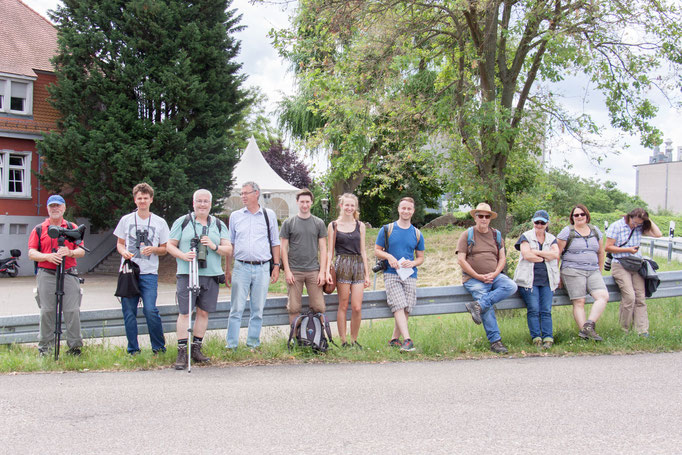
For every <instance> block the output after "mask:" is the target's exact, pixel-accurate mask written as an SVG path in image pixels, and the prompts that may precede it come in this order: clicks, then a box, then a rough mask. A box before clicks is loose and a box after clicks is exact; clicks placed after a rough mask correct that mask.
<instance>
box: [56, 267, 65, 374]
mask: <svg viewBox="0 0 682 455" xmlns="http://www.w3.org/2000/svg"><path fill="white" fill-rule="evenodd" d="M55 278H56V279H55V293H54V294H55V299H56V305H55V311H56V312H57V314H56V317H55V328H54V360H55V362H56V361H57V360H59V347H60V345H61V338H62V304H63V302H64V265H63V264H59V265H58V266H57V269H56V271H55Z"/></svg>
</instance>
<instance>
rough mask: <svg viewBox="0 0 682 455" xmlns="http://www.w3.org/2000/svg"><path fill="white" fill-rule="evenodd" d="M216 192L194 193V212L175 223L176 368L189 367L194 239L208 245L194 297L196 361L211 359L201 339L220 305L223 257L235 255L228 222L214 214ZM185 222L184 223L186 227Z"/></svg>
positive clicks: (172, 251) (170, 243)
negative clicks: (190, 281)
mask: <svg viewBox="0 0 682 455" xmlns="http://www.w3.org/2000/svg"><path fill="white" fill-rule="evenodd" d="M211 202H212V195H211V193H210V191H208V190H197V191H196V192H195V193H194V197H193V205H194V213H192V214H190V215H183V216H181V217H180V218H178V219H177V220H175V222H174V223H173V227H172V228H171V231H170V238H169V240H168V245H167V246H166V249H167V251H168V253H170V254H171V255H172V256H174V257H175V258H176V261H177V263H178V271H177V287H176V292H177V297H178V322H177V329H176V330H177V335H178V358H177V360H176V361H175V365H174V366H175V369H176V370H183V369H185V368H186V367H187V344H188V338H189V334H188V331H187V329H188V326H189V314H190V311H191V310H192V308H191V307H190V302H189V289H188V285H189V266H190V262H192V259H194V257H195V253H194V252H193V251H190V246H191V241H192V239H193V238H194V237H199V239H200V242H201V245H204V246H206V249H207V252H206V261H205V262H204V263H203V264H202V262H203V261H200V263H199V286H200V289H201V291H200V292H199V295H198V296H196V298H195V300H194V306H195V308H196V310H197V315H196V321H195V322H194V328H193V332H192V334H193V337H192V349H191V352H190V355H191V356H192V360H193V361H194V362H196V363H202V362H208V361H210V360H211V359H209V358H208V357H206V356H205V355H204V354H203V353H202V352H201V342H202V340H203V339H204V334H205V333H206V327H207V326H208V314H209V313H213V312H214V311H215V310H216V307H217V305H218V286H219V284H218V283H219V281H220V280H221V279H222V277H223V276H224V273H225V272H224V271H223V269H222V264H221V258H220V256H228V255H230V254H232V245H231V244H230V231H229V230H228V229H227V227H226V226H225V223H223V222H222V221H220V220H219V219H218V218H216V217H213V216H210V215H209V212H210V211H211ZM183 224H184V226H183Z"/></svg>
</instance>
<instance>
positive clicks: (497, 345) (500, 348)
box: [490, 340, 509, 354]
mask: <svg viewBox="0 0 682 455" xmlns="http://www.w3.org/2000/svg"><path fill="white" fill-rule="evenodd" d="M490 350H491V351H493V352H494V353H495V354H507V353H508V352H509V349H507V346H505V345H504V344H502V340H497V341H496V342H494V343H490Z"/></svg>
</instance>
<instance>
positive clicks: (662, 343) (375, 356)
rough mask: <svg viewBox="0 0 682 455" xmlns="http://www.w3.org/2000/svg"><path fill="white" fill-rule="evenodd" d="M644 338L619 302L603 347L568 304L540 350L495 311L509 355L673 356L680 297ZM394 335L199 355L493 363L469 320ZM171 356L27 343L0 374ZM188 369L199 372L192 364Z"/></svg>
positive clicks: (4, 350)
mask: <svg viewBox="0 0 682 455" xmlns="http://www.w3.org/2000/svg"><path fill="white" fill-rule="evenodd" d="M648 306H649V321H650V326H651V330H650V334H651V337H650V338H648V339H645V338H641V337H639V336H637V335H636V334H632V333H625V332H623V331H622V330H621V329H620V327H619V325H618V304H617V303H610V304H609V305H608V307H607V309H606V311H605V312H604V315H603V316H602V318H601V319H600V320H599V322H598V324H597V331H598V332H599V334H600V335H602V336H603V337H604V340H605V341H604V342H602V343H595V342H591V341H589V342H588V341H584V340H581V339H580V338H578V336H577V327H576V325H575V322H573V316H572V310H571V307H569V306H564V307H555V308H554V309H553V312H552V314H553V319H554V337H555V341H556V344H555V345H554V347H553V348H552V349H551V350H549V351H542V350H540V349H537V348H535V347H534V346H532V345H531V343H530V336H529V335H528V327H527V325H526V312H525V310H506V311H499V312H498V322H499V325H500V331H501V333H502V339H503V341H504V343H505V344H506V345H507V347H508V348H509V352H510V353H509V356H511V357H516V358H520V357H527V356H565V355H590V354H633V353H641V352H672V351H680V350H682V310H681V307H682V298H680V297H676V298H667V299H657V300H651V301H649V302H648ZM392 330H393V321H392V320H375V321H371V323H370V322H369V321H366V322H364V323H363V326H362V329H361V331H360V337H359V340H358V341H359V342H360V343H361V344H362V345H363V346H364V349H362V350H357V349H342V348H337V347H333V348H332V349H331V350H330V352H328V353H327V354H323V355H317V354H313V353H312V352H311V351H310V350H309V349H302V348H301V349H294V350H292V351H291V352H290V351H288V350H287V348H286V337H285V336H284V335H279V336H274V337H273V338H272V339H270V340H268V341H266V342H265V343H263V345H262V346H261V347H260V348H259V349H258V350H256V351H255V352H252V351H251V350H249V349H247V348H245V347H240V348H239V349H237V350H236V351H235V352H228V351H226V350H225V349H224V344H225V343H224V339H223V338H222V337H218V336H217V335H209V336H207V337H206V339H205V347H204V352H205V353H206V354H207V355H208V356H210V357H212V359H213V361H212V362H211V365H213V366H248V365H267V364H301V363H346V362H369V363H381V362H406V361H438V360H446V359H447V360H454V359H483V358H493V357H498V356H497V355H495V354H493V353H491V352H490V351H489V350H488V341H487V340H486V338H485V332H484V330H483V328H482V327H481V326H476V325H474V324H473V322H472V321H471V318H470V317H469V315H468V314H449V315H441V316H420V317H415V318H412V319H411V320H410V331H411V335H412V337H413V340H414V341H415V346H416V348H417V349H416V351H414V352H412V353H400V352H399V351H398V350H396V349H395V348H389V347H388V346H387V343H388V340H389V338H390V336H391V332H392ZM176 354H177V350H176V347H175V346H174V345H172V346H169V349H168V352H166V353H165V354H162V355H158V356H154V355H152V353H151V352H149V351H148V350H145V351H143V352H142V354H140V355H137V356H134V357H131V356H129V355H128V354H127V353H126V351H125V348H124V347H121V346H114V345H112V344H111V343H109V341H108V340H106V339H105V340H101V341H100V340H97V341H92V342H88V343H87V345H86V347H85V349H84V350H83V355H82V356H81V357H71V356H69V355H66V349H64V350H62V355H61V356H60V359H59V361H58V362H55V361H54V359H53V357H40V356H38V352H37V349H36V348H35V347H31V346H25V345H10V346H2V347H0V373H27V372H63V371H77V372H87V371H134V370H154V369H161V368H169V367H170V365H171V364H172V363H173V362H174V360H175V356H176ZM194 368H201V367H200V366H197V365H195V367H194Z"/></svg>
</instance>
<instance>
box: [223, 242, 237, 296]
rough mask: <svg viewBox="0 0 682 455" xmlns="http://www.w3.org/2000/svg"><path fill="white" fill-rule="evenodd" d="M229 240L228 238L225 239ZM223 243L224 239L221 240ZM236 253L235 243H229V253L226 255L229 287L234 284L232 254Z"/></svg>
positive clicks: (226, 276)
mask: <svg viewBox="0 0 682 455" xmlns="http://www.w3.org/2000/svg"><path fill="white" fill-rule="evenodd" d="M223 240H225V241H226V242H229V240H228V239H223ZM221 243H222V240H221ZM233 253H234V243H230V244H229V248H228V249H227V254H226V255H225V286H227V287H228V288H229V287H230V286H232V254H233Z"/></svg>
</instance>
